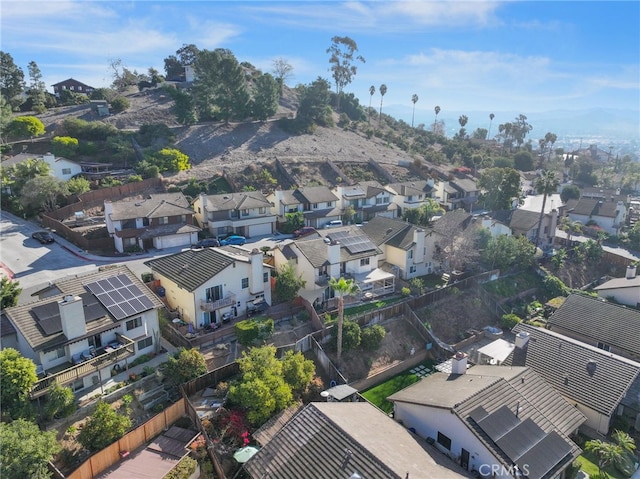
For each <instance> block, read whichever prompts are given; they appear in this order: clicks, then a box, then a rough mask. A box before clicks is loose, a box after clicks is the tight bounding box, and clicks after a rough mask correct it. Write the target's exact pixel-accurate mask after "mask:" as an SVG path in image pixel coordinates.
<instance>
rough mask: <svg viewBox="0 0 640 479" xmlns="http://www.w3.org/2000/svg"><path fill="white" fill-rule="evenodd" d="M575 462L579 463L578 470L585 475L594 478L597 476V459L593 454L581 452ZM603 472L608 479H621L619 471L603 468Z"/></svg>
mask: <svg viewBox="0 0 640 479" xmlns="http://www.w3.org/2000/svg"><path fill="white" fill-rule="evenodd" d="M577 461H578V462H579V463H580V469H581V470H582V471H584V472H585V473H586V474H589V477H595V476H597V475H598V459H597V458H596V457H595V456H594V455H593V454H591V453H588V452H583V453H582V455H581V456H579V457H578V459H577ZM604 472H606V473H607V476H609V478H610V479H623V476H622V474H620V471H618V470H617V469H616V468H615V467H613V466H608V467H605V468H604Z"/></svg>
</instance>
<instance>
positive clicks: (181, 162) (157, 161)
mask: <svg viewBox="0 0 640 479" xmlns="http://www.w3.org/2000/svg"><path fill="white" fill-rule="evenodd" d="M146 160H147V161H148V162H149V163H151V164H153V165H156V166H157V167H158V168H159V170H160V171H161V172H164V171H183V170H188V169H190V168H191V164H190V163H189V156H188V155H186V154H184V153H182V152H181V151H180V150H176V149H174V148H163V149H161V150H160V151H157V152H155V153H151V154H150V155H148V156H147V158H146Z"/></svg>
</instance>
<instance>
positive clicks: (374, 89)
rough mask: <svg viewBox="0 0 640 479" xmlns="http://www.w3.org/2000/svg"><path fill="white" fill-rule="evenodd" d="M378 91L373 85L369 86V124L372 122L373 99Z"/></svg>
mask: <svg viewBox="0 0 640 479" xmlns="http://www.w3.org/2000/svg"><path fill="white" fill-rule="evenodd" d="M375 93H376V87H374V86H373V85H371V86H370V87H369V125H370V124H371V100H373V95H374V94H375Z"/></svg>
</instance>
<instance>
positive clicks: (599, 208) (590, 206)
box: [569, 197, 618, 218]
mask: <svg viewBox="0 0 640 479" xmlns="http://www.w3.org/2000/svg"><path fill="white" fill-rule="evenodd" d="M617 209H618V201H617V198H616V197H614V199H613V201H612V200H611V199H610V198H605V199H602V200H600V199H598V198H580V199H579V200H578V202H577V203H576V204H575V206H573V208H571V209H570V210H569V213H571V214H575V215H584V216H603V217H605V218H615V216H616V210H617Z"/></svg>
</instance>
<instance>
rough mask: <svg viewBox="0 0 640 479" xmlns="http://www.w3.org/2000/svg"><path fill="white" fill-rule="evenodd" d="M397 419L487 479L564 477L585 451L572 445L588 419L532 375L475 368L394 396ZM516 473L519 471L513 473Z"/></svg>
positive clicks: (456, 367) (457, 365)
mask: <svg viewBox="0 0 640 479" xmlns="http://www.w3.org/2000/svg"><path fill="white" fill-rule="evenodd" d="M388 400H389V401H391V402H393V417H394V419H395V420H396V421H398V422H400V423H401V424H402V425H404V426H405V427H408V428H410V429H412V430H415V432H416V434H417V435H418V436H420V437H422V438H425V439H426V440H427V442H430V443H433V444H434V445H435V446H436V447H437V448H438V449H439V450H440V451H442V452H443V453H444V454H446V455H447V456H449V457H450V458H452V459H453V460H455V461H456V462H457V463H458V464H460V465H461V466H462V467H463V468H464V469H466V470H468V471H470V472H473V473H474V474H479V475H480V476H481V477H489V476H491V475H492V473H495V471H492V470H490V467H489V466H488V465H491V464H495V465H498V466H499V467H500V469H499V470H500V473H498V475H499V476H503V477H504V476H506V477H513V478H516V477H519V476H523V477H527V478H528V479H543V478H556V477H562V473H563V471H564V470H565V469H566V468H567V467H569V466H570V465H571V463H572V462H573V461H574V460H575V459H576V457H578V455H579V454H580V452H581V450H580V448H579V447H578V446H577V445H576V444H575V443H573V441H571V439H569V436H570V435H571V434H573V433H574V432H576V431H577V429H578V428H579V427H580V425H581V424H582V423H583V422H584V421H585V417H584V416H583V415H582V414H581V413H580V411H578V410H577V409H576V408H574V407H573V406H572V405H571V404H569V403H568V402H567V401H565V400H564V399H563V398H562V397H561V396H560V395H559V394H558V393H556V392H555V391H554V390H553V388H552V387H551V386H549V384H547V382H546V381H544V380H543V379H542V378H541V377H540V376H539V375H538V374H536V373H535V372H534V371H533V370H532V369H531V368H526V367H519V368H518V367H513V368H511V367H504V366H473V367H471V368H469V369H468V370H467V357H466V354H465V353H456V355H455V356H454V357H453V359H452V372H451V374H448V373H444V372H436V373H433V374H431V375H429V376H427V377H425V378H423V379H422V380H421V381H419V382H417V383H415V384H413V385H412V386H409V387H407V388H405V389H403V390H401V391H399V392H397V393H395V394H392V395H391V396H390V397H389V398H388ZM514 466H517V468H516V467H514Z"/></svg>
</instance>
